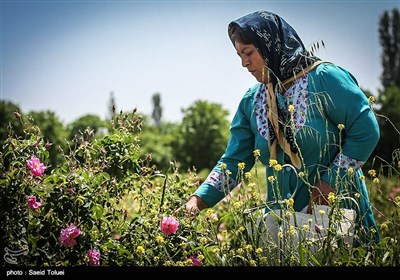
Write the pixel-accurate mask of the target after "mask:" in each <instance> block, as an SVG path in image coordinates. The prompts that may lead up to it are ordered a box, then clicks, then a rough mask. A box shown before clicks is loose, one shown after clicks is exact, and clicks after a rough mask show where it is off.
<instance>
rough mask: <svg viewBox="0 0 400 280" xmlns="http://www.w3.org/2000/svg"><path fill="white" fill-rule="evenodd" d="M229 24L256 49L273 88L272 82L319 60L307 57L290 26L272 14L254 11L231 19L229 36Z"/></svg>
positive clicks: (297, 36) (308, 55)
mask: <svg viewBox="0 0 400 280" xmlns="http://www.w3.org/2000/svg"><path fill="white" fill-rule="evenodd" d="M233 25H237V26H239V27H240V28H241V29H242V30H243V32H244V33H245V34H246V36H247V37H248V39H249V40H250V41H251V42H252V43H253V45H254V46H255V47H256V48H257V49H258V51H259V52H260V54H261V56H262V57H263V58H264V60H265V62H266V63H267V66H268V68H269V69H270V71H271V72H272V73H271V74H272V75H271V78H272V83H273V84H274V86H275V85H276V81H277V80H276V79H279V81H281V82H283V81H285V80H286V79H288V78H290V77H292V76H293V75H294V74H297V73H298V72H300V71H302V70H303V69H305V68H307V67H308V66H310V65H312V64H313V63H314V62H315V61H316V60H319V59H318V58H316V57H311V56H310V54H309V53H308V51H307V50H306V49H305V47H304V45H303V42H302V41H301V39H300V37H299V35H297V32H296V31H295V30H294V29H293V27H292V26H291V25H289V24H288V23H287V22H286V21H285V20H284V19H283V18H281V17H280V16H278V15H276V14H274V13H271V12H266V11H257V12H254V13H251V14H248V15H246V16H243V17H241V18H239V19H237V20H234V21H232V22H231V23H230V24H229V28H228V31H229V35H230V33H231V29H232V27H233ZM233 43H234V42H233Z"/></svg>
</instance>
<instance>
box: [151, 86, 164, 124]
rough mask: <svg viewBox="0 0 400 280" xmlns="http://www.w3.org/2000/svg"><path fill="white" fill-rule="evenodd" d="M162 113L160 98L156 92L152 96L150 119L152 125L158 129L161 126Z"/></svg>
mask: <svg viewBox="0 0 400 280" xmlns="http://www.w3.org/2000/svg"><path fill="white" fill-rule="evenodd" d="M162 111H163V110H162V107H161V96H160V94H159V93H158V92H157V93H155V94H154V95H153V112H152V114H151V117H152V118H153V121H154V124H155V125H156V127H158V128H160V126H161V118H162Z"/></svg>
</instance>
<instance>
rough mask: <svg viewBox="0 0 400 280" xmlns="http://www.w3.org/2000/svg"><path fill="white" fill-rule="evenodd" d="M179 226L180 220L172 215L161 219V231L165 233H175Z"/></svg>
mask: <svg viewBox="0 0 400 280" xmlns="http://www.w3.org/2000/svg"><path fill="white" fill-rule="evenodd" d="M178 227H179V222H178V220H177V219H175V218H174V217H172V216H169V217H164V218H163V219H162V221H161V232H162V233H164V234H167V235H169V234H174V233H175V232H176V231H177V230H178Z"/></svg>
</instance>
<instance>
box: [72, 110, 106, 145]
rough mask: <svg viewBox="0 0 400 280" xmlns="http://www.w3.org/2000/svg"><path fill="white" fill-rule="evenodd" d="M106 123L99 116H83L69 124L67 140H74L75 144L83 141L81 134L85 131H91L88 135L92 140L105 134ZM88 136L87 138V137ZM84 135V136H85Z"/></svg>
mask: <svg viewBox="0 0 400 280" xmlns="http://www.w3.org/2000/svg"><path fill="white" fill-rule="evenodd" d="M107 126H108V124H107V122H105V121H103V120H102V119H101V118H100V117H99V116H97V115H92V114H87V115H84V116H82V117H80V118H78V119H77V120H75V121H73V122H72V123H71V124H69V125H68V133H69V136H68V137H69V138H68V139H69V140H74V141H77V142H79V143H80V142H81V141H83V140H89V139H83V133H84V132H85V130H87V129H88V130H89V131H92V132H91V133H89V134H90V138H91V139H94V138H96V137H99V136H101V135H104V134H106V133H107ZM89 134H87V135H88V137H89ZM85 135H86V134H85Z"/></svg>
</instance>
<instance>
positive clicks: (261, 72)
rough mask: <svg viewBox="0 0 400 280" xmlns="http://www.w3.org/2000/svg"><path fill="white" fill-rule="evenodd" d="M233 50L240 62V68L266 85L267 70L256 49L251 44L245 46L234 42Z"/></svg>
mask: <svg viewBox="0 0 400 280" xmlns="http://www.w3.org/2000/svg"><path fill="white" fill-rule="evenodd" d="M235 49H236V52H237V54H238V55H239V57H240V59H241V60H242V66H243V67H246V68H247V70H248V71H249V72H250V73H251V74H252V75H253V76H254V77H255V78H256V79H257V81H258V82H260V83H267V82H268V68H267V66H266V65H265V61H264V59H263V57H262V56H261V54H260V53H259V52H258V50H257V49H256V47H255V46H254V45H253V44H250V45H247V44H243V43H240V42H238V41H235Z"/></svg>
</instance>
